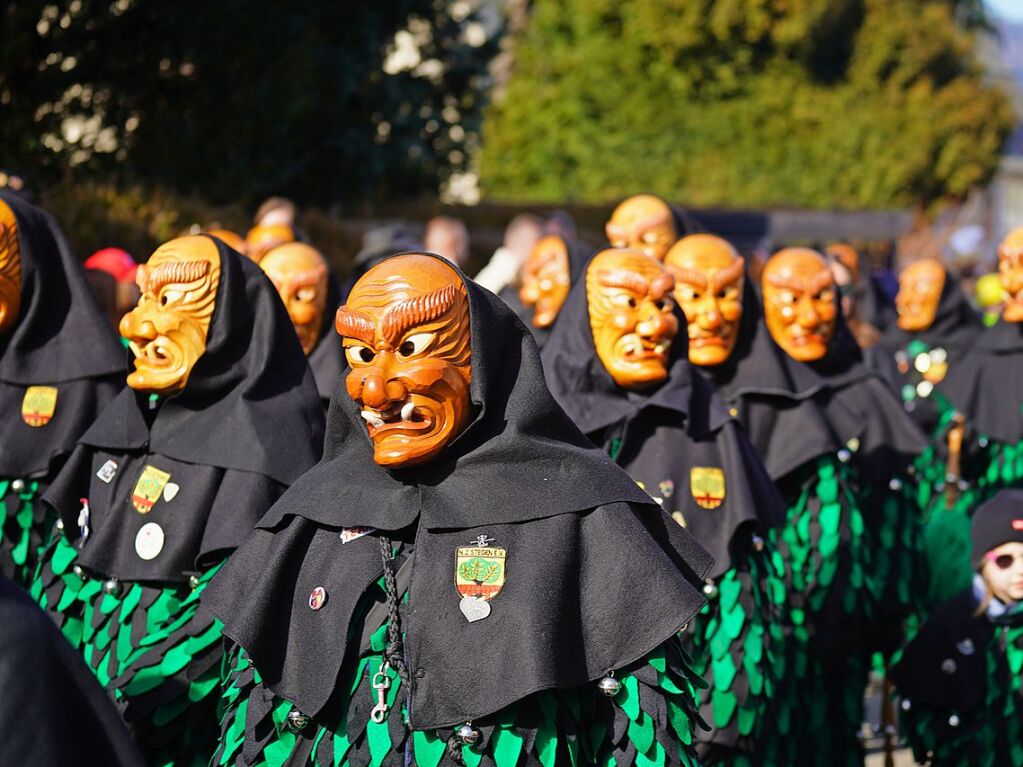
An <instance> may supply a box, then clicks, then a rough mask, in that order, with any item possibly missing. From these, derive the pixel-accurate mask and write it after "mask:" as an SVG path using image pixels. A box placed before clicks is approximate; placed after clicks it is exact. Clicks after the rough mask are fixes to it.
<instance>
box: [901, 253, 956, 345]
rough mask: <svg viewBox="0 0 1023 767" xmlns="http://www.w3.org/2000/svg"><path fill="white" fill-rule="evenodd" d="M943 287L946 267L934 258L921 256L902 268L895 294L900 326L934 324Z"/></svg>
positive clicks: (916, 328) (912, 328)
mask: <svg viewBox="0 0 1023 767" xmlns="http://www.w3.org/2000/svg"><path fill="white" fill-rule="evenodd" d="M944 288H945V267H944V266H943V265H942V263H941V262H940V261H938V260H936V259H933V258H924V259H920V260H919V261H914V262H913V263H911V264H910V265H909V266H907V267H906V268H905V269H903V270H902V273H901V274H900V275H899V292H898V293H896V294H895V310H896V311H897V312H898V314H899V319H898V325H899V327H900V328H902V329H903V330H908V331H910V332H915V331H920V330H927V328H929V327H930V326H931V325H933V324H934V318H935V316H936V315H937V314H938V304H939V303H940V302H941V291H942V290H944Z"/></svg>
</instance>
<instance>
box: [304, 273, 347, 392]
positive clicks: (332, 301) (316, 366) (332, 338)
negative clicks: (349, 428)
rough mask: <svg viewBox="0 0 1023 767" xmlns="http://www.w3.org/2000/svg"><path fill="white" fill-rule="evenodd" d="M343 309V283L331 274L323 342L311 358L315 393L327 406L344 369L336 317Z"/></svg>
mask: <svg viewBox="0 0 1023 767" xmlns="http://www.w3.org/2000/svg"><path fill="white" fill-rule="evenodd" d="M340 305H341V282H340V280H339V279H338V277H337V275H335V274H334V273H333V272H331V273H330V274H329V275H328V277H327V306H326V308H325V309H324V312H323V327H321V328H320V340H319V341H317V342H316V348H315V349H313V351H312V353H311V354H310V355H309V357H308V360H309V367H310V368H311V369H312V371H313V379H314V380H315V381H316V390H317V391H318V392H319V393H320V399H321V400H323V402H324V404H325V405H326V404H329V403H330V398H331V397H333V396H334V391H335V390H336V389H337V387H338V386H339V385H340V384H341V369H342V368H343V367H344V365H345V361H344V356H345V355H344V351H343V350H342V349H341V336H339V335H338V334H337V329H336V328H335V327H334V316H335V315H336V314H337V308H338V307H339V306H340Z"/></svg>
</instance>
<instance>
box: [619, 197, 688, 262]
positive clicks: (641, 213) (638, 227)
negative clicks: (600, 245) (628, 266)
mask: <svg viewBox="0 0 1023 767" xmlns="http://www.w3.org/2000/svg"><path fill="white" fill-rule="evenodd" d="M605 233H606V234H607V241H608V242H609V243H610V244H611V246H612V247H615V248H632V249H633V250H639V251H641V252H643V253H645V254H646V255H648V256H650V257H651V258H656V259H657V260H658V261H663V260H664V256H665V254H666V253H667V252H668V248H670V247H671V246H672V244H673V243H674V242H675V240H677V239H678V236H679V232H677V231H676V230H675V219H674V217H673V216H672V215H671V208H670V207H669V206H668V204H667V203H666V202H665V201H664V200H662V199H660V198H659V197H654V196H653V195H650V194H638V195H635V196H634V197H629V198H627V199H626V200H625V201H623V202H622V203H621V204H620V205H619V206H618V207H617V208H615V209H614V212H613V213H612V214H611V219H610V220H609V221H608V222H607V225H606V226H605Z"/></svg>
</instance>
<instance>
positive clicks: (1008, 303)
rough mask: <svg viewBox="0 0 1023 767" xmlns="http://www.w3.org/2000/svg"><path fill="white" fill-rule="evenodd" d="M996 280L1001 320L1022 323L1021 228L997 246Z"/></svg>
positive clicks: (1022, 251)
mask: <svg viewBox="0 0 1023 767" xmlns="http://www.w3.org/2000/svg"><path fill="white" fill-rule="evenodd" d="M998 280H999V282H1001V283H1002V300H1003V301H1004V306H1003V308H1002V319H1003V320H1005V321H1006V322H1023V228H1020V229H1013V230H1012V231H1011V232H1009V233H1008V234H1007V235H1006V237H1005V239H1004V240H1002V244H1001V245H999V246H998Z"/></svg>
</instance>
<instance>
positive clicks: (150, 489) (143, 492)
mask: <svg viewBox="0 0 1023 767" xmlns="http://www.w3.org/2000/svg"><path fill="white" fill-rule="evenodd" d="M170 478H171V475H170V474H168V473H167V472H166V471H160V469H158V468H156V467H155V466H150V465H148V464H147V465H146V468H144V469H143V470H142V476H140V477H139V478H138V481H137V482H136V483H135V489H134V490H132V491H131V505H132V506H134V507H135V509H136V511H138V512H139V514H148V513H149V512H150V511H152V510H153V504H154V503H156V502H157V501H158V500H160V494H161V493H162V492H163V488H164V486H165V485H166V484H167V483H168V482H169V481H170Z"/></svg>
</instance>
